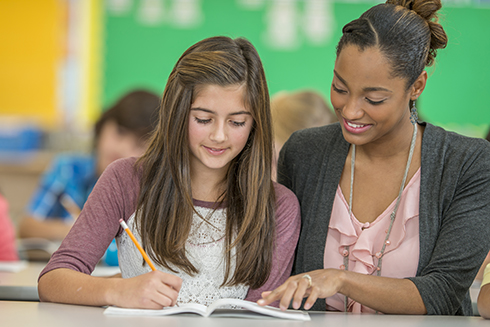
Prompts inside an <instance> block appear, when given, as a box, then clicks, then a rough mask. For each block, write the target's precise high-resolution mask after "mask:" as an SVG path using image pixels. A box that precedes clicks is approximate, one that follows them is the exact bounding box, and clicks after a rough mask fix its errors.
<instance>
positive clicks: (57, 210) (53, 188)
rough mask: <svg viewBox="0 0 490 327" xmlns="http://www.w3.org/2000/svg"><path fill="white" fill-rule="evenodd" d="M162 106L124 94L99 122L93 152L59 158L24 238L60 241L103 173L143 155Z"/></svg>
mask: <svg viewBox="0 0 490 327" xmlns="http://www.w3.org/2000/svg"><path fill="white" fill-rule="evenodd" d="M159 102H160V98H159V97H158V96H157V95H156V94H154V93H152V92H148V91H145V90H134V91H131V92H128V93H126V94H124V96H122V97H121V98H120V99H119V100H118V101H117V102H116V103H115V104H114V105H113V106H112V107H110V108H109V109H108V110H106V111H105V112H104V113H103V114H102V115H101V116H100V118H99V119H98V121H97V122H96V124H95V128H94V143H93V144H94V147H93V153H91V154H83V153H63V154H60V155H58V156H57V157H56V158H55V159H54V160H53V163H52V164H51V166H50V168H49V169H48V170H47V171H46V172H45V173H44V175H43V176H42V177H41V180H40V183H39V187H38V189H37V190H36V191H35V193H34V194H33V196H32V199H31V201H30V203H29V207H28V216H27V217H26V218H24V219H23V220H22V221H21V224H20V226H19V234H20V237H22V238H29V237H40V238H45V239H49V240H62V239H63V238H64V237H65V236H66V234H68V232H69V231H70V228H71V226H72V225H73V222H74V219H76V216H77V214H78V213H77V211H79V209H77V208H82V207H83V205H84V204H85V201H87V198H88V196H89V194H90V192H91V191H92V189H93V187H94V185H95V183H96V182H97V179H98V178H99V176H100V175H101V174H102V172H103V171H104V169H105V168H106V167H107V166H108V165H109V164H110V163H111V162H113V161H114V160H116V159H119V158H125V157H131V156H141V155H142V154H143V153H144V151H145V149H146V146H147V143H148V138H149V136H150V134H151V131H152V130H153V128H154V126H155V125H156V124H155V121H156V114H157V108H158V104H159ZM67 209H68V210H67Z"/></svg>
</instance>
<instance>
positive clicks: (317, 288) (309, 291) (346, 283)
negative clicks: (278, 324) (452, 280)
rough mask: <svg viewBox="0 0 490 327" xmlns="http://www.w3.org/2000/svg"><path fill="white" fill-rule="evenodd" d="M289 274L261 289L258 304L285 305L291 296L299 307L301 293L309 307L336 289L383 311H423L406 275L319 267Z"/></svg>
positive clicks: (296, 306)
mask: <svg viewBox="0 0 490 327" xmlns="http://www.w3.org/2000/svg"><path fill="white" fill-rule="evenodd" d="M307 274H308V275H309V276H310V277H311V287H308V286H309V285H308V284H309V281H308V279H306V278H303V276H304V275H305V274H300V275H296V276H292V277H290V278H289V279H288V280H287V281H286V283H284V284H283V285H281V286H280V287H278V288H277V289H275V290H274V291H272V292H264V293H263V296H264V298H263V299H262V300H259V301H258V303H259V304H260V305H267V304H269V303H271V302H274V301H277V300H280V308H281V309H282V310H285V309H287V307H288V305H289V303H290V302H291V300H294V302H293V308H295V309H298V308H299V307H300V306H301V302H302V300H303V298H304V297H308V299H307V300H306V302H305V304H304V308H305V309H306V310H308V309H310V308H311V306H312V305H313V304H314V303H315V301H316V300H317V299H318V298H322V299H323V298H327V297H330V296H332V295H334V294H336V293H340V294H343V295H346V296H347V297H349V298H351V299H352V300H354V301H356V302H359V303H362V304H363V305H365V306H368V307H370V308H372V309H374V310H377V311H380V312H383V313H396V314H425V313H427V311H426V309H425V305H424V303H423V301H422V298H421V297H420V294H419V292H418V290H417V288H416V287H415V285H414V284H413V283H412V282H411V281H410V280H408V279H396V278H387V277H377V276H370V275H364V274H359V273H355V272H351V271H344V270H338V269H320V270H315V271H312V272H309V273H307Z"/></svg>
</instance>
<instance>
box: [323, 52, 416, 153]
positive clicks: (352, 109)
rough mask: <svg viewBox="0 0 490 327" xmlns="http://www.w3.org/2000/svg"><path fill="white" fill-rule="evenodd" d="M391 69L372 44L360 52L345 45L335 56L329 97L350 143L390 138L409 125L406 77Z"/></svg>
mask: <svg viewBox="0 0 490 327" xmlns="http://www.w3.org/2000/svg"><path fill="white" fill-rule="evenodd" d="M390 72H391V65H390V64H389V63H388V61H387V60H386V58H385V57H384V56H383V55H382V54H381V52H380V51H379V50H378V49H377V48H375V47H370V48H367V49H365V50H364V51H360V50H359V48H358V47H357V46H354V45H348V46H346V47H345V48H343V49H342V51H341V52H340V54H339V55H338V57H337V60H336V61H335V68H334V77H333V81H332V86H331V89H330V97H331V102H332V106H333V107H334V109H335V113H336V114H337V117H338V118H339V121H340V124H341V126H342V132H343V134H344V137H345V139H346V140H347V141H348V142H349V143H353V144H358V145H362V144H367V143H370V142H379V141H383V140H390V139H393V137H394V136H395V135H396V133H399V132H400V131H403V132H404V131H405V129H403V128H402V127H406V126H407V125H406V124H411V123H410V111H409V108H408V104H409V100H410V94H409V92H408V91H407V90H406V80H405V79H402V78H397V77H392V76H390Z"/></svg>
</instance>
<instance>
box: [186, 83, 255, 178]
mask: <svg viewBox="0 0 490 327" xmlns="http://www.w3.org/2000/svg"><path fill="white" fill-rule="evenodd" d="M245 90H246V87H245V86H244V85H232V86H226V87H221V86H218V85H204V86H202V88H200V91H199V92H198V93H197V97H196V98H195V100H194V102H193V103H192V104H191V109H190V114H189V147H190V152H191V158H190V164H191V171H192V172H193V173H201V172H203V173H209V172H211V173H219V174H225V173H226V171H227V169H228V166H229V164H230V162H231V161H232V160H233V158H235V157H236V156H237V155H238V154H239V153H240V152H241V151H242V150H243V148H244V147H245V144H246V143H247V140H248V136H249V134H250V130H251V129H252V124H253V118H252V115H251V113H250V110H249V109H248V108H246V106H245V101H244V99H245Z"/></svg>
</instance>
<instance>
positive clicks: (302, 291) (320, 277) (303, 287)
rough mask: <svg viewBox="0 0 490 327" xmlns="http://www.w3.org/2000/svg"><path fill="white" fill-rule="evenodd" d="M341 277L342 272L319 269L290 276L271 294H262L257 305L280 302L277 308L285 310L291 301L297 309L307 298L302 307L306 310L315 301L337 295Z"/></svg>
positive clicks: (340, 285)
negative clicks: (305, 298)
mask: <svg viewBox="0 0 490 327" xmlns="http://www.w3.org/2000/svg"><path fill="white" fill-rule="evenodd" d="M343 275H344V271H343V270H338V269H320V270H314V271H311V272H308V273H303V274H299V275H296V276H292V277H289V278H288V280H286V282H285V283H284V284H282V285H281V286H279V287H278V288H276V289H275V290H273V291H272V292H264V293H262V299H260V300H258V301H257V303H258V304H259V305H262V306H264V305H268V304H270V303H272V302H275V301H278V300H280V303H279V307H280V308H281V310H286V309H287V308H288V306H289V303H291V300H293V308H294V309H299V307H300V306H301V302H302V301H303V298H304V297H308V299H307V300H306V302H305V305H304V308H305V309H306V310H308V309H310V308H311V307H312V306H313V304H314V303H315V302H316V300H317V299H319V298H327V297H330V296H332V295H334V294H336V293H338V292H339V291H340V289H341V287H342V281H343ZM307 276H310V278H311V279H310V278H308V277H307Z"/></svg>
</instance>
